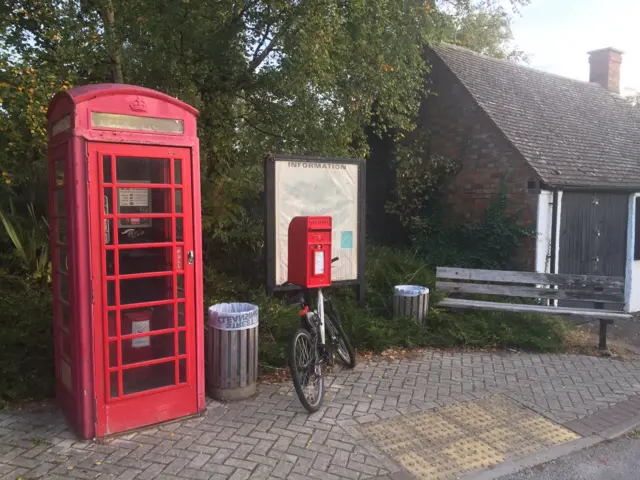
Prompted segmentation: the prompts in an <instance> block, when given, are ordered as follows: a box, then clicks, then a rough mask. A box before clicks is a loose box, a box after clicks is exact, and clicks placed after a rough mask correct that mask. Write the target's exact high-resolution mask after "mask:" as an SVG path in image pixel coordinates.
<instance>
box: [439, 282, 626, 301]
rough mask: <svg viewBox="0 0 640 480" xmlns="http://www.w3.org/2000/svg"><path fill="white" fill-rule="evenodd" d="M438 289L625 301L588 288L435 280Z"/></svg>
mask: <svg viewBox="0 0 640 480" xmlns="http://www.w3.org/2000/svg"><path fill="white" fill-rule="evenodd" d="M436 288H437V289H438V290H441V291H444V292H450V293H473V294H479V295H504V296H508V297H525V298H550V299H552V300H575V301H579V302H602V303H622V304H623V303H625V302H624V293H611V292H610V291H604V292H594V291H593V290H589V289H582V290H578V289H553V288H536V287H525V286H520V285H501V284H486V283H457V282H436Z"/></svg>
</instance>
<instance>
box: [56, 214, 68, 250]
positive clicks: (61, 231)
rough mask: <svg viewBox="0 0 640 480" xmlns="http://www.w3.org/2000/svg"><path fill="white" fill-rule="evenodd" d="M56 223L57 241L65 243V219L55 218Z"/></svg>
mask: <svg viewBox="0 0 640 480" xmlns="http://www.w3.org/2000/svg"><path fill="white" fill-rule="evenodd" d="M56 225H57V231H58V232H57V235H58V237H57V238H58V243H62V244H66V243H67V220H66V219H64V218H59V219H57V220H56Z"/></svg>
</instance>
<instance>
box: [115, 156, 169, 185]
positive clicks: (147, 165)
mask: <svg viewBox="0 0 640 480" xmlns="http://www.w3.org/2000/svg"><path fill="white" fill-rule="evenodd" d="M170 164H171V163H170V160H169V159H168V158H142V157H116V172H117V176H116V178H117V180H116V181H117V182H118V183H164V184H169V183H171V176H170V175H171V173H170V170H169V165H170Z"/></svg>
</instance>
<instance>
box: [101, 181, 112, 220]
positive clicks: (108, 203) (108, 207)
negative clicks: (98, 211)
mask: <svg viewBox="0 0 640 480" xmlns="http://www.w3.org/2000/svg"><path fill="white" fill-rule="evenodd" d="M103 196H104V198H103V200H102V201H103V202H104V213H105V214H106V215H111V214H112V213H113V188H111V187H109V188H105V189H104V193H103Z"/></svg>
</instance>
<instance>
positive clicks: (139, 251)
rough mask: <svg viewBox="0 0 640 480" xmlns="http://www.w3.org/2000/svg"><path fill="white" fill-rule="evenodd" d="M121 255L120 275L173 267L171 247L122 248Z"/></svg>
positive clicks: (165, 269) (161, 270)
mask: <svg viewBox="0 0 640 480" xmlns="http://www.w3.org/2000/svg"><path fill="white" fill-rule="evenodd" d="M119 257H120V260H119V265H120V275H129V274H134V273H150V272H166V271H168V270H171V269H172V266H171V247H168V248H163V247H158V248H135V249H120V252H119Z"/></svg>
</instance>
